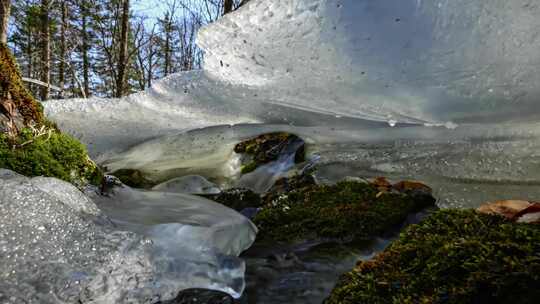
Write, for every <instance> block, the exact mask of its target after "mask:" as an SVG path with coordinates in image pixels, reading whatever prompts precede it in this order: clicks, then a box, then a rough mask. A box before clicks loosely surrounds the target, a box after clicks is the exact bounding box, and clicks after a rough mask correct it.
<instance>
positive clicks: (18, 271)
mask: <svg viewBox="0 0 540 304" xmlns="http://www.w3.org/2000/svg"><path fill="white" fill-rule="evenodd" d="M115 191H116V193H113V194H112V195H111V196H110V197H101V196H95V197H99V198H100V199H99V200H97V199H96V201H97V202H98V203H99V204H98V205H99V207H100V209H101V210H103V212H102V211H101V210H100V209H98V206H96V204H95V203H94V202H93V201H92V200H91V199H90V198H89V197H88V196H86V195H84V194H83V193H81V192H80V191H79V190H78V189H77V188H75V187H74V186H72V185H71V184H68V183H65V182H62V181H59V180H56V179H53V178H33V179H29V178H26V177H23V176H19V175H17V174H15V173H13V172H10V171H6V170H1V171H0V228H1V229H0V257H1V260H2V264H1V265H0V273H1V279H0V302H2V303H75V302H78V301H80V302H81V303H154V302H156V301H158V300H162V299H170V298H173V297H174V296H176V293H178V291H180V290H182V289H186V288H210V289H215V290H221V291H224V292H227V293H229V294H231V295H233V296H236V297H238V296H240V294H241V293H242V291H243V289H244V271H245V265H244V262H243V261H242V260H240V259H239V258H237V256H238V255H239V254H240V253H241V252H242V251H244V250H245V249H247V248H248V247H249V246H250V245H251V243H252V242H253V241H254V239H255V234H256V228H255V227H254V226H253V224H252V223H251V222H250V221H249V220H247V219H246V218H245V217H244V216H242V215H240V214H238V213H236V212H234V211H233V210H230V209H228V208H226V207H224V206H222V205H219V204H216V203H214V202H211V201H207V200H205V199H201V198H198V197H193V196H188V195H182V194H170V193H169V194H166V193H160V192H142V191H138V190H133V189H129V188H127V187H125V188H117V189H116V190H115ZM103 213H105V214H107V215H109V217H106V216H105V215H104V214H103ZM111 220H112V221H111Z"/></svg>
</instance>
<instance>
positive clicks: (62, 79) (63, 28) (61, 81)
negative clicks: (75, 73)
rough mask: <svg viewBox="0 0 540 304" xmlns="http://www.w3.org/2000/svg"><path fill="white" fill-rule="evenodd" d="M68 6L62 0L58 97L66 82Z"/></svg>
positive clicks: (61, 93)
mask: <svg viewBox="0 0 540 304" xmlns="http://www.w3.org/2000/svg"><path fill="white" fill-rule="evenodd" d="M67 18H68V7H67V4H66V1H62V24H61V27H60V64H59V67H58V84H59V86H60V88H61V89H62V91H61V92H60V97H62V98H63V97H64V90H65V83H66V76H65V73H66V62H65V61H66V30H67V26H68V25H67Z"/></svg>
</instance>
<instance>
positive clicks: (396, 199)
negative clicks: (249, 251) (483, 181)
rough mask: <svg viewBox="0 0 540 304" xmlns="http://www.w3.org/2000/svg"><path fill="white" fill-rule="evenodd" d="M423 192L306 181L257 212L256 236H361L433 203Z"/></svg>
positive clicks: (289, 239)
mask: <svg viewBox="0 0 540 304" xmlns="http://www.w3.org/2000/svg"><path fill="white" fill-rule="evenodd" d="M434 203H435V199H434V198H433V197H431V196H429V195H423V196H413V195H408V194H405V193H391V192H388V193H382V194H381V193H380V192H379V190H378V189H377V188H376V186H374V185H372V184H367V183H362V182H355V181H346V182H340V183H338V184H337V185H333V186H327V185H312V186H307V187H304V188H301V189H298V190H293V191H291V192H288V193H286V194H283V195H280V196H279V197H277V198H276V199H273V200H272V201H271V202H268V205H267V206H265V207H264V208H263V210H262V211H261V212H260V213H259V214H257V216H256V217H255V219H254V223H255V224H256V225H257V226H258V227H259V229H260V232H259V236H258V238H259V239H260V240H264V239H269V240H274V241H284V242H295V241H303V240H310V239H321V238H323V239H324V238H331V239H341V240H355V241H359V240H367V239H371V238H373V237H375V236H377V235H380V234H382V233H385V232H387V231H388V230H390V229H391V228H392V227H393V226H396V225H398V224H401V223H402V222H403V221H404V220H405V219H406V218H407V215H408V214H410V213H412V212H415V211H419V210H421V209H423V208H425V207H428V206H433V205H434Z"/></svg>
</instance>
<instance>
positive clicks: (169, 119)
mask: <svg viewBox="0 0 540 304" xmlns="http://www.w3.org/2000/svg"><path fill="white" fill-rule="evenodd" d="M538 15H540V6H539V5H538V3H536V0H512V1H508V0H491V1H484V0H473V1H471V0H434V1H424V0H401V1H395V0H379V1H368V0H336V1H325V0H273V1H261V0H254V1H251V2H250V3H249V4H248V5H246V6H245V7H243V8H242V9H240V10H239V11H237V12H235V13H232V14H229V15H227V16H225V17H224V18H222V19H221V20H220V21H218V22H216V23H214V24H212V25H210V26H208V27H206V28H205V29H203V30H202V31H201V33H200V34H199V39H198V43H199V45H200V46H201V47H202V48H204V49H205V52H206V58H205V65H204V70H203V71H196V72H189V73H182V74H176V75H172V76H170V77H168V78H166V79H164V80H162V81H158V82H156V83H155V85H154V87H153V88H151V89H149V90H148V91H147V92H143V93H138V94H134V95H131V96H129V97H126V98H123V99H111V100H105V99H98V98H92V99H90V100H67V101H51V102H48V103H47V104H46V107H45V108H46V112H47V114H48V115H49V116H50V117H51V118H52V119H54V120H55V121H57V122H58V123H59V124H60V126H61V127H62V128H63V129H65V130H68V131H70V132H72V133H73V134H75V135H77V136H78V137H80V138H81V139H82V140H83V141H84V142H85V143H87V144H89V148H90V151H91V154H92V155H93V156H97V155H101V154H103V153H105V152H107V151H111V150H113V151H114V150H116V151H118V150H123V149H125V148H127V147H129V146H131V145H133V144H137V143H140V142H141V141H143V140H145V139H149V138H152V137H155V136H160V135H165V134H171V133H174V132H178V131H181V130H190V129H194V128H199V127H208V126H212V125H218V124H230V123H249V122H266V123H268V122H281V123H283V122H287V123H294V124H296V125H310V126H313V125H321V124H324V125H327V124H329V123H333V124H340V123H344V121H347V118H350V117H354V118H361V119H368V120H376V121H384V122H387V123H390V124H392V125H394V124H395V123H399V122H409V123H421V124H427V125H437V124H443V125H448V126H453V123H457V124H462V123H466V122H467V123H478V122H495V121H496V122H508V121H516V120H519V121H526V120H533V119H536V118H538V114H539V110H540V106H539V104H538V100H539V99H538V96H539V95H540V89H539V86H538V83H540V74H539V73H537V70H538V66H540V53H539V52H538V51H537V50H538V49H540V18H537V16H538ZM313 113H319V114H321V113H323V114H327V115H328V117H326V118H324V119H322V118H321V116H318V115H316V114H313ZM450 122H452V123H450ZM104 158H106V157H104ZM99 160H101V159H99Z"/></svg>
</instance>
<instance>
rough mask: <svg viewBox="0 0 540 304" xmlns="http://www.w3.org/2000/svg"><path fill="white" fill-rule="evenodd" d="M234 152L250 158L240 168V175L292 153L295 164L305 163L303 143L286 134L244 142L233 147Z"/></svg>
mask: <svg viewBox="0 0 540 304" xmlns="http://www.w3.org/2000/svg"><path fill="white" fill-rule="evenodd" d="M292 147H295V150H296V151H294V150H293V148H292ZM291 150H292V151H291ZM234 152H236V153H240V154H246V155H249V156H250V161H249V162H248V163H247V164H245V165H243V166H242V168H241V173H242V174H247V173H250V172H253V171H254V170H255V169H257V168H258V167H259V166H261V165H264V164H267V163H269V162H272V161H275V160H278V159H279V157H280V156H281V155H283V154H287V153H290V154H293V153H294V156H295V159H294V161H295V163H301V162H304V161H305V144H304V141H303V140H302V139H300V138H299V137H298V136H296V135H293V134H289V133H286V132H277V133H268V134H263V135H259V136H257V137H255V138H251V139H248V140H245V141H243V142H241V143H239V144H237V145H236V146H235V147H234Z"/></svg>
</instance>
